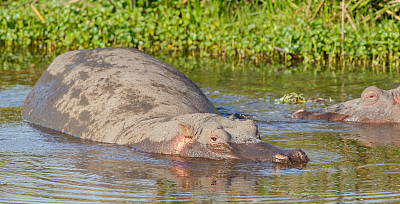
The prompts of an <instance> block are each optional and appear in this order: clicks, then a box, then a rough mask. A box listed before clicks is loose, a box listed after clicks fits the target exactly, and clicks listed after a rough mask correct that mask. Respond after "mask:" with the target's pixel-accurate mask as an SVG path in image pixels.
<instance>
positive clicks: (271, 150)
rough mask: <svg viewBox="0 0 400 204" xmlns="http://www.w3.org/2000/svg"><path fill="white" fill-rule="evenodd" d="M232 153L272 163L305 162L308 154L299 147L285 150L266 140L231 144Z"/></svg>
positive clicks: (256, 160) (246, 158)
mask: <svg viewBox="0 0 400 204" xmlns="http://www.w3.org/2000/svg"><path fill="white" fill-rule="evenodd" d="M231 146H232V148H233V149H234V150H233V151H234V153H235V154H236V155H238V156H239V157H240V158H242V159H245V160H252V161H255V162H273V163H284V164H292V163H307V162H308V161H309V159H308V156H307V155H306V153H304V152H303V151H302V150H301V149H295V150H285V149H280V148H277V147H275V146H272V145H271V144H269V143H266V142H257V143H244V144H231Z"/></svg>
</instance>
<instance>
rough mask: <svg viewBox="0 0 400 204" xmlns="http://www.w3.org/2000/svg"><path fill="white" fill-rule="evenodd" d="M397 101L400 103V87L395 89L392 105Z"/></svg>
mask: <svg viewBox="0 0 400 204" xmlns="http://www.w3.org/2000/svg"><path fill="white" fill-rule="evenodd" d="M398 103H400V89H397V92H395V93H394V96H393V105H396V104H398Z"/></svg>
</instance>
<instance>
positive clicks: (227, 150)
mask: <svg viewBox="0 0 400 204" xmlns="http://www.w3.org/2000/svg"><path fill="white" fill-rule="evenodd" d="M22 116H23V119H24V120H26V121H28V122H29V123H32V124H34V125H39V126H42V127H45V128H49V129H53V130H57V131H60V132H62V133H66V134H69V135H72V136H76V137H80V138H82V139H87V140H93V141H97V142H104V143H116V144H119V145H126V146H129V147H131V148H133V149H135V150H138V151H143V152H149V153H161V154H170V155H179V156H182V157H200V158H207V159H216V160H222V159H245V160H249V161H250V160H251V161H255V162H274V163H287V164H293V163H307V161H308V160H309V159H308V157H307V155H306V154H305V153H304V152H303V151H302V150H301V149H294V150H287V149H281V148H278V147H275V146H273V145H271V144H269V143H267V142H264V141H262V140H261V138H260V136H259V133H258V129H257V125H256V124H255V122H254V121H251V120H244V121H243V120H239V119H235V118H226V117H223V116H221V115H219V113H218V111H217V110H216V109H215V108H214V106H213V105H212V104H211V102H210V101H209V100H208V98H207V97H206V96H205V95H204V93H203V92H202V91H201V90H200V89H199V88H198V87H197V86H196V85H195V84H194V83H193V82H192V81H191V80H190V79H189V78H187V77H186V76H185V75H184V74H183V73H181V72H180V71H179V70H177V69H176V68H174V67H172V66H171V65H169V64H167V63H165V62H163V61H161V60H158V59H156V58H154V57H152V56H150V55H148V54H146V53H144V52H142V51H140V50H138V49H134V48H127V47H113V48H98V49H86V50H75V51H70V52H67V53H64V54H62V55H60V56H58V57H57V58H56V59H55V60H54V61H53V62H52V63H51V64H50V65H49V67H48V68H47V69H46V70H45V71H44V73H43V74H42V76H41V77H40V78H39V80H38V82H37V83H36V84H35V85H34V87H33V88H32V90H31V92H30V93H29V94H28V96H27V97H26V100H25V102H24V105H23V107H22Z"/></svg>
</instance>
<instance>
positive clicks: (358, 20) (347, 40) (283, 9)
mask: <svg viewBox="0 0 400 204" xmlns="http://www.w3.org/2000/svg"><path fill="white" fill-rule="evenodd" d="M1 2H2V3H1V7H0V47H3V49H5V50H8V51H9V50H13V51H14V50H15V49H21V48H22V49H29V50H33V51H40V50H45V51H46V52H52V53H57V52H65V50H72V49H81V48H97V47H106V46H130V47H137V48H139V49H142V50H145V51H147V52H159V51H170V52H191V53H193V54H200V55H201V56H220V57H233V56H237V57H239V58H240V59H245V58H251V59H254V60H256V61H260V60H261V61H264V60H277V59H278V60H282V61H285V62H287V64H290V63H289V60H292V61H293V62H292V64H293V63H296V62H297V61H302V60H304V62H306V63H323V64H328V65H334V64H338V63H350V64H353V65H360V64H363V65H376V66H377V67H382V68H383V69H386V68H387V67H390V68H396V69H397V70H398V68H399V66H400V59H399V58H400V57H399V54H400V17H399V8H400V2H399V1H388V0H381V1H374V0H359V1H355V0H347V1H346V9H342V6H341V1H338V0H335V1H325V0H318V1H313V0H307V1H300V0H292V1H290V0H282V1H271V0H253V1H234V0H230V1H217V0H203V1H200V0H176V1H173V0H168V1H150V0H137V1H136V0H125V1H115V0H108V1H106V0H102V1H89V0H86V1H83V0H81V1H78V0H70V1H59V0H49V1H37V2H35V1H23V0H18V1H1ZM342 11H345V12H344V13H343V14H345V15H343V16H344V19H343V20H344V40H343V42H342V39H341V35H342V23H341V22H342ZM40 18H42V20H41V19H40Z"/></svg>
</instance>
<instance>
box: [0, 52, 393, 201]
mask: <svg viewBox="0 0 400 204" xmlns="http://www.w3.org/2000/svg"><path fill="white" fill-rule="evenodd" d="M53 58H54V57H53V56H45V55H21V54H13V55H7V56H6V57H3V58H1V59H2V62H1V64H0V65H1V66H2V67H0V175H2V176H1V177H0V200H2V201H3V202H17V203H22V202H52V203H54V202H64V203H65V202H68V203H73V202H77V203H81V202H99V201H100V202H117V201H118V202H124V201H127V202H157V201H163V202H174V201H182V202H228V201H237V202H272V203H287V202H310V203H315V202H333V203H336V202H394V201H398V200H400V193H399V192H400V169H399V168H400V162H399V161H400V159H399V155H400V148H399V146H398V145H399V144H400V135H398V134H399V133H400V127H399V126H397V125H363V124H348V123H332V122H326V121H311V120H295V119H290V118H289V117H288V116H289V115H290V114H291V113H292V112H294V111H295V110H297V109H300V108H307V109H311V110H317V109H319V108H322V107H325V106H328V105H330V104H333V103H338V102H342V101H346V100H350V99H353V98H357V97H359V95H360V94H361V92H362V90H363V89H364V88H365V87H366V86H370V85H375V86H378V87H381V88H383V89H392V88H395V87H397V86H398V85H399V75H398V74H397V73H391V72H389V73H382V72H381V71H380V72H377V70H372V69H370V68H364V67H362V68H354V67H344V68H336V71H333V70H332V69H330V68H326V67H322V66H299V67H292V68H289V69H286V70H283V71H282V70H280V69H281V68H282V66H281V65H271V64H258V65H256V64H253V63H251V62H241V63H238V62H235V61H229V60H226V61H222V60H217V59H208V58H207V59H200V58H191V57H173V56H169V55H162V56H159V58H161V59H163V60H165V61H166V62H168V63H170V64H172V65H174V66H175V67H177V68H179V69H180V70H181V71H182V72H184V73H185V74H186V75H187V76H188V77H189V78H191V79H192V80H193V81H194V82H195V83H196V84H197V85H198V86H199V87H201V89H202V90H203V91H204V92H205V93H206V95H207V96H208V97H209V98H210V99H211V101H212V102H213V104H214V105H215V106H216V107H217V109H218V110H219V111H220V112H221V114H222V115H223V116H226V117H228V116H229V115H230V114H231V113H243V114H247V115H252V116H254V117H255V119H257V121H258V122H257V124H258V126H259V130H260V133H261V136H262V138H263V140H265V141H267V142H269V143H271V144H273V145H276V146H279V147H283V148H302V149H303V150H304V151H305V152H306V153H307V154H308V156H309V158H310V159H311V161H310V162H309V163H308V164H307V166H283V165H276V164H269V163H252V162H247V161H231V160H226V161H213V160H206V159H193V158H181V157H175V156H168V155H156V154H148V153H142V152H136V151H134V150H132V149H130V148H128V147H125V146H119V145H114V144H104V143H97V142H91V141H85V140H81V139H79V138H75V137H72V136H69V135H65V134H61V133H59V132H56V131H52V130H48V129H43V128H40V127H37V126H33V125H30V124H29V123H27V122H25V121H23V120H22V118H21V114H20V111H21V108H22V104H23V101H24V100H25V97H26V95H27V94H28V93H29V90H30V89H31V87H32V86H33V84H34V83H35V82H36V81H37V79H38V77H39V76H40V74H41V73H42V72H43V71H44V69H45V67H46V66H48V64H49V63H50V62H51V60H52V59H53ZM343 70H344V72H343ZM290 92H297V93H303V94H304V96H306V97H310V98H311V97H322V98H326V99H329V98H330V99H332V100H331V101H325V102H309V103H306V104H302V105H289V104H280V103H278V99H279V98H280V97H282V96H283V95H284V94H286V93H290Z"/></svg>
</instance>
